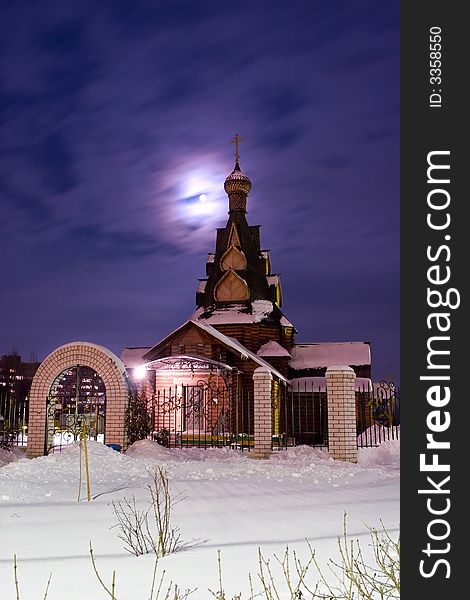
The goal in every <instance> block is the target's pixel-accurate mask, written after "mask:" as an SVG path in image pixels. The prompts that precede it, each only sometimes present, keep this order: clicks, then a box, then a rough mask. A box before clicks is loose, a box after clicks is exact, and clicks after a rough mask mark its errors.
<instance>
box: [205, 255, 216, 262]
mask: <svg viewBox="0 0 470 600" xmlns="http://www.w3.org/2000/svg"><path fill="white" fill-rule="evenodd" d="M214 260H215V254H213V253H212V252H209V254H208V255H207V262H208V263H213V262H214Z"/></svg>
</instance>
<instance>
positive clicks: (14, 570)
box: [13, 554, 20, 600]
mask: <svg viewBox="0 0 470 600" xmlns="http://www.w3.org/2000/svg"><path fill="white" fill-rule="evenodd" d="M13 573H14V576H15V591H16V600H20V586H19V583H18V565H17V564H16V554H14V555H13Z"/></svg>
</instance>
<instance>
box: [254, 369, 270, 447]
mask: <svg viewBox="0 0 470 600" xmlns="http://www.w3.org/2000/svg"><path fill="white" fill-rule="evenodd" d="M272 379H273V376H272V374H271V372H270V370H269V369H267V368H266V367H258V368H257V369H256V370H255V372H254V373H253V382H254V390H255V392H254V420H255V423H254V430H255V450H254V453H253V458H269V455H270V454H271V445H272V398H271V384H272Z"/></svg>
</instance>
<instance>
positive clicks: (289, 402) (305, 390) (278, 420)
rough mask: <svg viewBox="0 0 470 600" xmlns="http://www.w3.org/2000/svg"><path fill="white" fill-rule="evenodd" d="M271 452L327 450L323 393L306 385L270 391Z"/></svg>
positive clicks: (324, 393)
mask: <svg viewBox="0 0 470 600" xmlns="http://www.w3.org/2000/svg"><path fill="white" fill-rule="evenodd" d="M273 392H274V395H273V421H274V422H273V433H274V435H273V448H275V447H276V446H277V447H279V449H282V448H287V447H289V446H297V445H300V444H306V445H308V446H319V447H327V446H328V413H327V399H326V392H325V391H322V390H321V388H319V387H316V386H315V385H313V384H312V383H310V382H308V383H307V382H302V383H300V382H299V383H296V385H295V387H294V386H291V387H290V388H285V387H282V388H279V390H278V391H276V389H275V388H273Z"/></svg>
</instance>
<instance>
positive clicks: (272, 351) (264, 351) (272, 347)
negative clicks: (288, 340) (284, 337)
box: [256, 340, 292, 358]
mask: <svg viewBox="0 0 470 600" xmlns="http://www.w3.org/2000/svg"><path fill="white" fill-rule="evenodd" d="M256 354H257V355H258V356H271V357H274V356H289V357H290V358H292V356H291V354H290V353H289V352H288V351H287V350H286V349H285V348H283V347H282V346H281V344H278V343H277V342H275V341H274V340H270V341H269V342H266V343H265V344H263V345H262V346H261V348H260V349H259V350H258V352H257V353H256Z"/></svg>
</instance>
